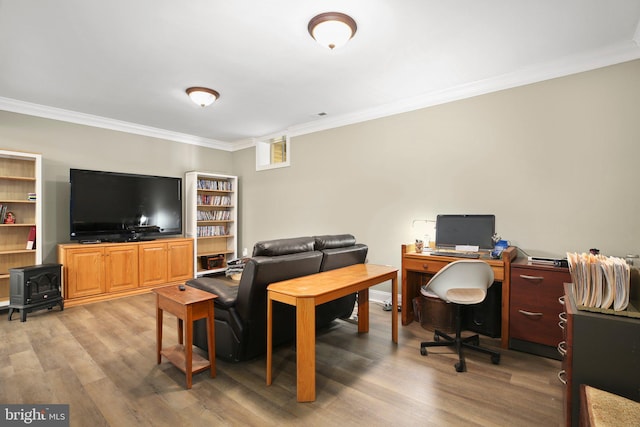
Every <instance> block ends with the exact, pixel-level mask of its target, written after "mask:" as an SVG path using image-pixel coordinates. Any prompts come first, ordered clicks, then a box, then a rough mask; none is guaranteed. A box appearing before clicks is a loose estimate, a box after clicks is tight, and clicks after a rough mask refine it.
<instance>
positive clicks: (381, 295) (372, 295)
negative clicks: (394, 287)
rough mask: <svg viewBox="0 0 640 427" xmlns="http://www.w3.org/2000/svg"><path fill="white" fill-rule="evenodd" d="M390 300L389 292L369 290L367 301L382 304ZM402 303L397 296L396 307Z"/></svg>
mask: <svg viewBox="0 0 640 427" xmlns="http://www.w3.org/2000/svg"><path fill="white" fill-rule="evenodd" d="M389 300H391V292H386V291H378V290H376V289H369V301H370V302H377V303H380V304H384V302H385V301H389ZM401 303H402V295H401V294H398V305H400V304H401Z"/></svg>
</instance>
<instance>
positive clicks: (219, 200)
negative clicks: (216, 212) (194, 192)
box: [198, 194, 231, 206]
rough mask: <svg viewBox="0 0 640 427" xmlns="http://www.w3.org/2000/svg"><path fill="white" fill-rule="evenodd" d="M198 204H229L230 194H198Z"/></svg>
mask: <svg viewBox="0 0 640 427" xmlns="http://www.w3.org/2000/svg"><path fill="white" fill-rule="evenodd" d="M198 204H199V205H209V206H230V205H231V197H230V196H211V195H209V194H198Z"/></svg>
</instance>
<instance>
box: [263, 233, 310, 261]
mask: <svg viewBox="0 0 640 427" xmlns="http://www.w3.org/2000/svg"><path fill="white" fill-rule="evenodd" d="M314 246H315V239H314V238H313V237H294V238H291V239H277V240H265V241H262V242H258V243H256V244H255V246H254V247H253V256H254V257H256V256H280V255H288V254H295V253H298V252H310V251H313V250H314Z"/></svg>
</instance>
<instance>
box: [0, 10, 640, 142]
mask: <svg viewBox="0 0 640 427" xmlns="http://www.w3.org/2000/svg"><path fill="white" fill-rule="evenodd" d="M327 11H340V12H345V13H347V14H349V15H351V16H352V17H353V18H354V19H355V20H356V22H357V24H358V31H357V34H356V35H355V37H354V38H353V39H352V40H351V41H350V42H349V43H348V44H347V45H346V46H344V47H343V48H341V49H339V50H335V51H330V50H329V49H326V48H323V47H321V46H320V45H318V44H317V43H315V41H314V40H313V39H312V38H311V37H310V36H309V33H308V31H307V23H308V22H309V19H310V18H312V17H313V16H315V15H316V14H318V13H322V12H327ZM639 22H640V0H561V1H559V0H456V1H453V0H395V1H392V0H342V1H337V0H269V1H265V0H262V1H260V0H233V1H220V0H188V1H185V0H182V1H180V0H108V1H98V0H56V1H46V0H0V109H2V110H7V111H15V112H20V113H26V114H32V115H38V116H42V117H50V118H56V119H60V120H67V121H71V122H76V123H84V124H90V125H93V126H100V127H106V128H114V129H119V130H125V131H129V132H134V133H140V134H146V135H151V136H160V137H164V138H169V139H173V140H178V141H183V142H190V143H196V144H204V145H209V146H215V147H217V148H224V149H230V150H233V149H236V148H237V147H239V146H243V145H247V144H248V143H249V141H251V140H252V138H259V137H264V136H268V135H271V134H274V133H278V132H282V131H285V130H288V131H290V132H291V133H292V134H301V133H305V132H310V131H314V130H319V129H324V128H330V127H334V126H340V125H343V124H347V123H354V122H358V121H362V120H367V119H370V118H375V117H381V116H385V115H389V114H394V113H398V112H402V111H408V110H412V109H415V108H421V107H425V106H428V105H434V104H437V103H441V102H446V101H449V100H453V99H460V98H463V97H467V96H473V95H477V94H481V93H486V92H490V91H494V90H500V89H504V88H508V87H513V86H517V85H521V84H527V83H531V82H535V81H540V80H544V79H548V78H553V77H557V76H562V75H566V74H571V73H575V72H580V71H585V70H589V69H593V68H597V67H601V66H606V65H610V64H615V63H620V62H624V61H628V60H631V59H637V58H640V47H639V43H640V29H639ZM189 86H206V87H210V88H212V89H215V90H217V91H219V92H220V94H221V97H220V99H219V100H218V101H217V102H216V103H214V104H213V105H212V106H210V107H207V108H200V107H198V106H196V105H195V104H193V103H192V102H191V101H190V100H189V98H188V97H187V95H186V94H185V89H186V88H187V87H189ZM319 113H326V116H318V114H319Z"/></svg>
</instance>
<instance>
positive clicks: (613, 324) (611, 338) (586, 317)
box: [558, 284, 640, 426]
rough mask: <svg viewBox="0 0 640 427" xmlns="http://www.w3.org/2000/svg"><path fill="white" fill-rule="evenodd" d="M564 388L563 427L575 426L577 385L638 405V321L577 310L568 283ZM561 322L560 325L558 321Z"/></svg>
mask: <svg viewBox="0 0 640 427" xmlns="http://www.w3.org/2000/svg"><path fill="white" fill-rule="evenodd" d="M564 290H565V295H564V307H565V309H566V323H563V326H564V332H565V341H564V343H562V344H561V345H560V346H559V349H561V351H562V353H563V354H564V358H563V360H562V370H561V371H560V373H559V374H558V377H559V379H560V381H562V382H563V383H564V384H565V388H564V393H563V394H564V412H565V421H566V425H567V426H577V425H578V421H579V411H580V385H581V384H587V385H589V386H591V387H595V388H598V389H601V390H604V391H607V392H609V393H614V394H617V395H619V396H622V397H626V398H627V399H631V400H633V401H636V402H640V351H638V350H639V349H640V319H638V318H631V317H625V316H615V315H611V314H600V313H593V312H589V311H583V310H578V309H577V306H576V303H575V300H574V297H573V289H572V285H571V284H565V285H564ZM561 323H562V322H561Z"/></svg>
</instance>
